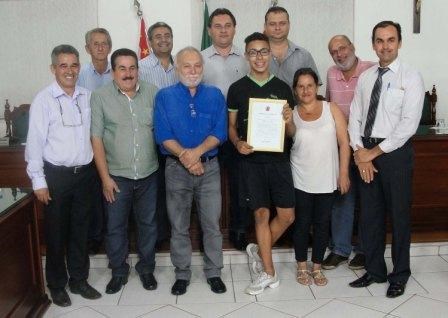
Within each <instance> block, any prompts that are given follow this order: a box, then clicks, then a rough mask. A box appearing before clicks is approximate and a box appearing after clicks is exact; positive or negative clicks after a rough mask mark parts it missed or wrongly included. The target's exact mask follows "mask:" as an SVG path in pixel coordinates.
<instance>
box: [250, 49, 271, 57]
mask: <svg viewBox="0 0 448 318" xmlns="http://www.w3.org/2000/svg"><path fill="white" fill-rule="evenodd" d="M246 53H247V55H249V57H257V56H258V54H260V55H261V56H268V55H269V53H271V50H269V49H267V48H263V49H261V50H255V49H251V50H249V51H247V52H246Z"/></svg>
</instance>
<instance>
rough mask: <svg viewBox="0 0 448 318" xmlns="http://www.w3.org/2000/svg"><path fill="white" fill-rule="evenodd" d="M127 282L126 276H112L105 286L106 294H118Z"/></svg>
mask: <svg viewBox="0 0 448 318" xmlns="http://www.w3.org/2000/svg"><path fill="white" fill-rule="evenodd" d="M127 282H128V276H127V275H126V276H113V277H112V279H111V280H110V281H109V283H108V284H107V286H106V294H115V293H118V292H119V291H120V289H121V287H122V286H124V285H126V283H127Z"/></svg>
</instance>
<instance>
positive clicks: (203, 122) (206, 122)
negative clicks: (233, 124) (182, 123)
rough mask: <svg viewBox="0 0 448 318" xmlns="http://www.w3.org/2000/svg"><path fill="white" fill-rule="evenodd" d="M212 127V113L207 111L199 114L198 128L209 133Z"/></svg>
mask: <svg viewBox="0 0 448 318" xmlns="http://www.w3.org/2000/svg"><path fill="white" fill-rule="evenodd" d="M211 129H212V115H211V114H206V113H199V114H198V130H199V131H201V132H203V133H208V132H210V131H211Z"/></svg>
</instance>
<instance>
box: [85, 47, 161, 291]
mask: <svg viewBox="0 0 448 318" xmlns="http://www.w3.org/2000/svg"><path fill="white" fill-rule="evenodd" d="M111 64H112V75H113V82H112V83H110V84H108V85H106V86H104V87H102V88H100V89H98V90H96V91H94V92H93V93H92V97H91V100H90V105H91V109H92V124H91V137H92V147H93V153H94V159H95V163H96V166H97V169H98V173H99V175H100V178H101V182H102V184H103V194H104V197H105V202H106V204H105V205H106V218H107V230H106V236H105V238H106V253H107V256H108V257H109V267H110V268H111V269H112V279H111V280H110V282H109V283H108V284H107V286H106V293H108V294H114V293H117V292H118V291H120V289H121V287H122V286H123V285H124V284H126V283H127V280H128V275H129V265H128V264H127V263H126V258H127V256H128V237H127V228H128V217H129V213H130V211H131V210H132V211H133V212H134V216H135V220H136V223H137V231H138V232H137V238H138V241H137V250H138V252H139V258H140V259H139V261H138V263H137V264H136V266H135V269H136V270H137V272H138V274H139V276H140V280H141V281H142V284H143V287H144V288H145V289H147V290H153V289H156V288H157V281H156V280H155V278H154V275H153V272H154V267H155V243H156V239H157V225H156V218H155V211H156V197H157V169H158V162H157V153H156V148H155V144H154V136H153V101H154V96H155V94H156V92H157V88H156V87H155V86H153V85H151V84H147V83H145V82H140V81H138V64H137V55H136V54H135V52H134V51H132V50H129V49H119V50H116V51H115V52H114V53H113V54H112V56H111Z"/></svg>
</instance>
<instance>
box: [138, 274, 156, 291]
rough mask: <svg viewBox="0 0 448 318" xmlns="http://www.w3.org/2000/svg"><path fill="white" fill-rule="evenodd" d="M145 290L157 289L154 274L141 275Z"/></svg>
mask: <svg viewBox="0 0 448 318" xmlns="http://www.w3.org/2000/svg"><path fill="white" fill-rule="evenodd" d="M140 280H141V281H142V285H143V288H144V289H146V290H154V289H156V288H157V281H156V278H155V277H154V275H153V273H146V274H141V275H140Z"/></svg>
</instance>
